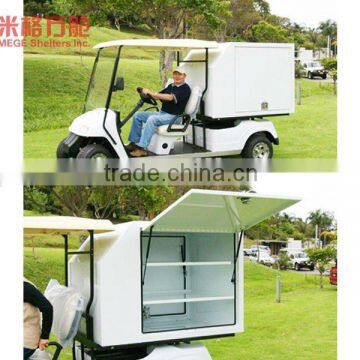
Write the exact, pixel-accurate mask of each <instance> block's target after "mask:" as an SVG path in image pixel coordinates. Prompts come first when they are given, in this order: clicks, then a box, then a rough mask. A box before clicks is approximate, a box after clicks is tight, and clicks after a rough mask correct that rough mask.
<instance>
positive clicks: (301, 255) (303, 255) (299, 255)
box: [295, 253, 307, 259]
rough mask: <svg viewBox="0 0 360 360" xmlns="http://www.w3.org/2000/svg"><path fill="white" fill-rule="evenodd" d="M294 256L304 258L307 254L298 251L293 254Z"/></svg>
mask: <svg viewBox="0 0 360 360" xmlns="http://www.w3.org/2000/svg"><path fill="white" fill-rule="evenodd" d="M295 257H297V258H301V259H304V258H306V257H307V255H306V254H305V253H298V254H295Z"/></svg>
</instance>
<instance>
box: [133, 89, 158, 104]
mask: <svg viewBox="0 0 360 360" xmlns="http://www.w3.org/2000/svg"><path fill="white" fill-rule="evenodd" d="M136 91H137V92H138V93H139V95H140V98H141V99H142V100H143V101H144V102H146V103H148V104H150V105H153V106H157V102H156V100H155V99H154V98H153V97H152V96H151V95H149V94H144V93H143V88H142V87H137V88H136Z"/></svg>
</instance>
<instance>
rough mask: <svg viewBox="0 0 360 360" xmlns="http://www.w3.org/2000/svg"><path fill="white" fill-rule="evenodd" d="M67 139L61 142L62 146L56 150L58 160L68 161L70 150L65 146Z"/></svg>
mask: <svg viewBox="0 0 360 360" xmlns="http://www.w3.org/2000/svg"><path fill="white" fill-rule="evenodd" d="M66 139H67V138H65V139H63V140H61V142H60V144H59V145H58V147H57V149H56V158H57V159H68V158H69V157H70V154H69V153H68V150H69V148H68V147H67V146H65V144H64V142H65V140H66Z"/></svg>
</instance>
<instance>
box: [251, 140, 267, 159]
mask: <svg viewBox="0 0 360 360" xmlns="http://www.w3.org/2000/svg"><path fill="white" fill-rule="evenodd" d="M269 156H270V148H269V145H268V144H267V143H265V142H263V141H260V142H258V143H257V144H256V145H255V146H254V148H253V158H255V159H268V158H269Z"/></svg>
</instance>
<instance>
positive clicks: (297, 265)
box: [295, 263, 301, 271]
mask: <svg viewBox="0 0 360 360" xmlns="http://www.w3.org/2000/svg"><path fill="white" fill-rule="evenodd" d="M300 269H301V268H300V265H299V264H298V263H296V264H295V270H296V271H300Z"/></svg>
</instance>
